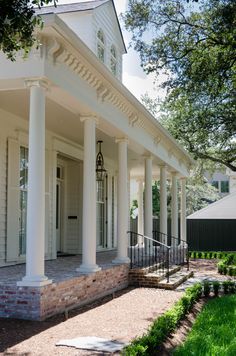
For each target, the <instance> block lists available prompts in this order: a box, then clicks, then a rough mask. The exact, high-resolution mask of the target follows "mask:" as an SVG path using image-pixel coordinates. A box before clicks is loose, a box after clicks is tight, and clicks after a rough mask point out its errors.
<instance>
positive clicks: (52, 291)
mask: <svg viewBox="0 0 236 356" xmlns="http://www.w3.org/2000/svg"><path fill="white" fill-rule="evenodd" d="M115 256H116V251H107V252H99V253H97V262H98V265H99V266H100V267H101V270H100V271H97V272H96V273H91V274H89V275H85V274H83V273H81V272H77V271H76V268H77V267H78V266H79V265H80V264H81V261H82V257H81V255H77V256H68V257H59V258H58V259H57V260H52V261H46V262H45V271H46V274H47V276H48V277H49V278H50V279H51V280H52V283H51V284H49V285H46V286H41V287H19V286H17V281H19V280H20V279H21V278H22V277H23V276H24V274H25V264H21V265H15V266H9V267H4V268H1V269H0V280H1V282H0V317H10V318H20V319H28V320H44V319H46V318H48V317H50V316H52V315H54V314H58V313H61V312H64V311H65V312H66V311H68V310H70V309H73V308H75V307H77V306H81V305H83V304H87V303H90V302H92V301H94V300H96V299H99V298H102V297H104V296H106V295H109V294H112V293H114V292H115V291H118V290H121V289H123V288H126V287H127V286H128V275H129V265H128V264H120V265H114V264H112V260H114V258H115Z"/></svg>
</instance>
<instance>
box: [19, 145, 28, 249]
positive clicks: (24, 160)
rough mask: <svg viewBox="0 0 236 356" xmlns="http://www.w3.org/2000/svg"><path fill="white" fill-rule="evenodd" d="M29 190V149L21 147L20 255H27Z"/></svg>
mask: <svg viewBox="0 0 236 356" xmlns="http://www.w3.org/2000/svg"><path fill="white" fill-rule="evenodd" d="M27 190H28V148H26V147H20V221H19V222H20V226H19V253H20V255H24V254H25V253H26V218H27Z"/></svg>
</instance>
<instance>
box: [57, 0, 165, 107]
mask: <svg viewBox="0 0 236 356" xmlns="http://www.w3.org/2000/svg"><path fill="white" fill-rule="evenodd" d="M83 1H85V0H58V4H66V3H75V2H83ZM114 3H115V7H116V10H117V14H118V18H119V15H120V14H121V13H122V12H124V11H125V10H126V7H127V0H114ZM120 25H121V29H122V33H123V36H124V40H125V44H126V47H127V52H128V53H127V54H124V55H123V84H124V85H125V86H126V87H127V88H128V89H129V90H130V91H131V93H132V94H133V95H134V96H136V97H137V99H139V100H140V97H141V95H144V94H145V93H146V92H147V93H148V94H149V96H150V97H151V98H153V99H154V98H157V97H160V98H163V97H164V95H165V94H164V91H161V90H158V91H157V90H155V89H154V85H153V81H154V75H148V76H146V75H145V73H144V72H143V70H142V68H141V66H140V60H139V55H138V53H137V52H135V51H134V50H133V49H132V48H130V47H129V43H130V38H131V35H130V33H128V32H127V31H126V30H125V29H124V26H123V24H122V22H121V21H120ZM160 80H161V78H160Z"/></svg>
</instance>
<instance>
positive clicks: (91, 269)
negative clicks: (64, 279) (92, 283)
mask: <svg viewBox="0 0 236 356" xmlns="http://www.w3.org/2000/svg"><path fill="white" fill-rule="evenodd" d="M76 271H77V272H80V273H84V274H90V273H95V272H98V271H101V267H99V266H98V265H96V264H94V265H87V264H82V265H80V267H79V268H76Z"/></svg>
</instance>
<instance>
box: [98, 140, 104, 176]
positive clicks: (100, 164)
mask: <svg viewBox="0 0 236 356" xmlns="http://www.w3.org/2000/svg"><path fill="white" fill-rule="evenodd" d="M102 142H103V141H98V142H97V143H98V145H99V151H98V154H97V158H96V179H97V181H103V180H104V178H105V175H106V170H105V168H104V159H103V155H102V152H101V144H102Z"/></svg>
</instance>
